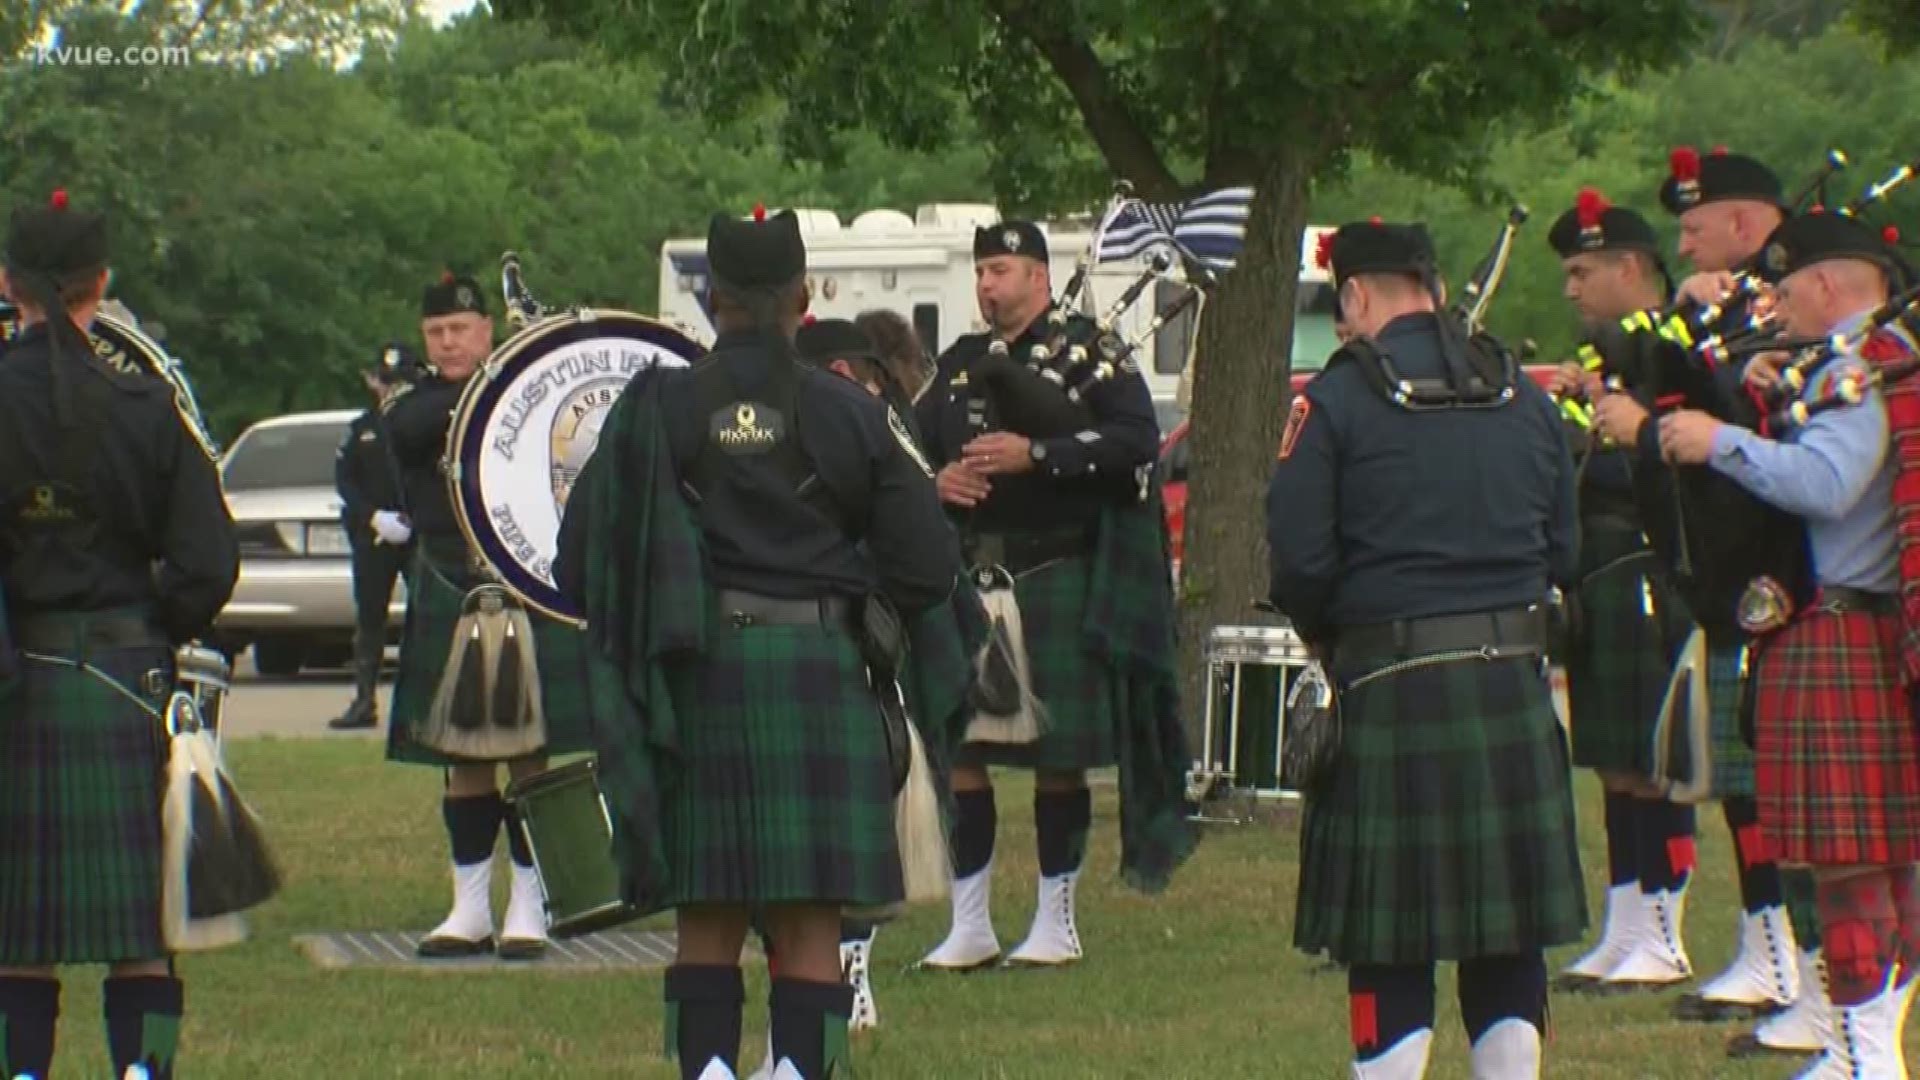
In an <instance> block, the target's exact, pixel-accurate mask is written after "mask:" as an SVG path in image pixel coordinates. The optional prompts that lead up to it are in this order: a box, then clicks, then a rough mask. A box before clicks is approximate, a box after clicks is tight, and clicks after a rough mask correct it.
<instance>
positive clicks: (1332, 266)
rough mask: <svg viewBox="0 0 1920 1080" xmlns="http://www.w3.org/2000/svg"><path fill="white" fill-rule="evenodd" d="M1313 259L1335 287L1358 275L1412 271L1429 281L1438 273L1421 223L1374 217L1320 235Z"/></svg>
mask: <svg viewBox="0 0 1920 1080" xmlns="http://www.w3.org/2000/svg"><path fill="white" fill-rule="evenodd" d="M1314 261H1315V262H1316V263H1317V264H1319V266H1320V268H1321V269H1323V270H1328V271H1331V272H1332V274H1333V282H1334V287H1335V288H1338V287H1339V286H1341V285H1343V284H1345V283H1346V281H1347V279H1348V278H1352V277H1356V276H1358V275H1360V274H1411V275H1413V276H1414V277H1417V278H1420V279H1421V280H1422V281H1430V280H1432V279H1433V278H1434V277H1436V276H1437V275H1438V274H1439V265H1438V264H1439V260H1438V258H1437V257H1436V256H1435V255H1434V251H1433V238H1432V237H1430V236H1428V235H1427V227H1426V226H1425V225H1424V224H1422V223H1420V222H1417V221H1416V222H1412V223H1409V224H1397V223H1388V222H1384V221H1381V220H1380V219H1379V218H1373V219H1372V220H1370V221H1353V222H1348V223H1347V224H1345V225H1342V226H1340V227H1339V228H1338V229H1335V230H1334V231H1333V232H1330V233H1322V234H1320V242H1319V247H1318V249H1317V250H1316V251H1315V252H1314Z"/></svg>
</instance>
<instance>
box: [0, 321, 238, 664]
mask: <svg viewBox="0 0 1920 1080" xmlns="http://www.w3.org/2000/svg"><path fill="white" fill-rule="evenodd" d="M54 362H55V357H54V355H53V351H52V348H51V342H50V341H49V339H48V336H47V329H46V327H45V326H44V325H40V326H35V327H31V328H29V329H27V330H26V331H25V332H23V333H22V334H21V336H20V337H19V338H18V339H17V340H16V341H14V342H13V343H11V344H10V345H9V346H8V348H7V349H6V351H5V353H4V354H0V583H4V587H5V590H6V609H7V612H8V614H9V616H10V617H11V618H12V619H13V620H15V621H16V622H18V621H20V620H22V619H25V618H28V617H30V616H32V615H33V614H34V613H36V612H48V613H52V612H75V611H103V610H109V609H115V608H141V609H145V610H147V611H149V612H151V613H152V615H153V618H154V621H155V622H156V623H157V625H158V626H159V627H160V628H161V629H162V630H164V631H165V632H166V634H167V636H168V638H169V639H170V640H171V641H172V642H173V643H174V644H176V645H178V644H183V643H185V642H187V641H190V640H192V639H194V638H197V637H200V636H202V635H203V634H205V633H206V632H207V630H208V629H209V628H210V627H211V626H212V624H213V619H214V617H215V616H216V615H218V614H219V612H220V609H221V608H222V607H224V606H225V605H226V603H227V599H228V598H229V597H230V596H231V595H232V594H233V586H234V582H235V581H236V580H237V579H238V578H239V574H240V552H239V545H238V542H237V540H236V538H235V535H234V527H233V519H232V517H231V516H230V515H229V514H228V512H227V503H226V498H225V496H224V495H223V494H222V493H221V490H220V475H219V469H218V467H217V466H216V465H215V463H214V462H213V460H212V459H210V458H208V457H207V455H206V452H205V451H204V450H203V449H202V448H201V446H200V444H199V442H198V441H196V440H195V439H194V437H193V436H192V435H191V434H190V433H189V432H188V431H187V428H186V424H185V422H184V421H183V420H182V419H181V417H180V415H179V413H178V412H176V411H175V409H174V404H173V395H172V390H171V388H170V387H168V386H167V384H166V383H164V382H162V381H161V380H159V379H156V378H151V377H148V376H144V375H137V374H122V373H117V372H114V371H112V370H110V369H108V368H106V367H104V366H102V365H101V364H99V363H98V362H97V361H94V360H92V359H90V358H86V357H84V354H83V353H82V352H81V351H80V347H79V346H78V345H69V346H66V347H63V348H62V350H61V352H60V355H59V358H58V362H59V363H60V364H61V365H62V367H61V377H62V378H64V379H65V380H67V381H68V383H69V385H71V386H73V387H74V388H75V391H76V395H75V396H76V399H77V407H78V414H77V415H78V416H79V419H80V426H79V431H80V434H79V435H78V436H77V437H76V436H67V437H65V438H63V437H62V436H61V434H60V432H59V431H58V430H57V428H56V426H55V423H54V410H53V376H54V372H53V369H52V367H51V365H52V364H53V363H54Z"/></svg>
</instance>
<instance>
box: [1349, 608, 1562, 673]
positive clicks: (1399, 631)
mask: <svg viewBox="0 0 1920 1080" xmlns="http://www.w3.org/2000/svg"><path fill="white" fill-rule="evenodd" d="M1546 647H1547V618H1546V612H1545V610H1544V609H1542V608H1539V607H1527V608H1509V609H1507V610H1505V611H1482V612H1475V613H1474V614H1471V615H1436V616H1431V617H1428V618H1422V619H1395V620H1393V621H1392V622H1383V623H1364V624H1361V625H1357V626H1346V627H1341V628H1340V631H1339V633H1338V636H1337V637H1336V638H1335V644H1334V649H1335V652H1336V653H1337V654H1339V655H1340V656H1341V657H1342V658H1343V659H1344V658H1346V657H1355V658H1366V659H1377V660H1389V659H1399V660H1406V659H1412V658H1413V657H1416V656H1429V655H1432V654H1434V653H1445V652H1469V651H1473V650H1478V649H1498V650H1499V651H1500V652H1501V653H1502V654H1503V655H1507V656H1522V655H1526V654H1528V653H1537V652H1545V651H1546Z"/></svg>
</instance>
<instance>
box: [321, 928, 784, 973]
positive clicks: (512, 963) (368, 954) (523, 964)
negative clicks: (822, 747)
mask: <svg viewBox="0 0 1920 1080" xmlns="http://www.w3.org/2000/svg"><path fill="white" fill-rule="evenodd" d="M425 936H426V935H425V934H424V933H421V932H419V931H415V930H351V931H343V932H336V933H329V934H301V935H298V936H296V937H295V938H294V939H293V943H294V945H295V946H296V947H297V948H299V950H300V951H301V952H302V953H304V954H306V957H307V959H309V960H311V961H313V962H314V963H315V964H316V965H318V966H320V967H323V968H417V969H421V970H428V971H471V970H474V969H476V968H486V969H490V970H496V971H497V970H503V969H504V970H512V971H554V970H574V971H582V970H590V971H606V970H613V969H621V968H662V967H666V966H667V965H668V964H670V963H672V962H673V951H674V945H675V938H674V934H673V931H671V930H602V931H600V932H599V933H596V934H585V935H582V936H580V937H577V938H569V939H567V940H565V941H553V942H549V943H548V945H547V952H546V955H545V956H542V957H541V958H540V959H538V960H502V959H500V958H499V957H498V956H496V955H494V954H492V953H486V954H484V955H481V956H471V957H462V958H460V959H453V960H440V959H435V960H423V959H421V958H420V957H419V956H418V955H416V954H415V952H414V950H415V949H416V948H418V947H419V944H420V939H421V938H423V937H425ZM758 954H759V950H758V948H757V947H756V946H755V945H754V944H749V945H748V947H747V950H746V957H748V958H757V956H758Z"/></svg>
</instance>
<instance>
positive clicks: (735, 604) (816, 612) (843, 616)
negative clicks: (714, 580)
mask: <svg viewBox="0 0 1920 1080" xmlns="http://www.w3.org/2000/svg"><path fill="white" fill-rule="evenodd" d="M716 599H717V600H718V603H719V608H720V618H721V620H722V621H724V622H727V623H729V624H731V625H732V626H733V627H734V628H735V629H744V628H746V627H749V626H839V627H846V626H849V625H851V623H852V620H853V604H852V602H850V601H849V600H848V599H847V598H846V597H844V596H823V597H819V598H817V599H813V600H784V599H781V598H780V597H777V596H761V595H760V594H758V593H750V592H741V591H740V590H738V589H721V590H720V594H719V596H718V597H717V598H716Z"/></svg>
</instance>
